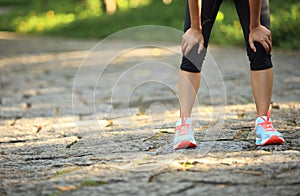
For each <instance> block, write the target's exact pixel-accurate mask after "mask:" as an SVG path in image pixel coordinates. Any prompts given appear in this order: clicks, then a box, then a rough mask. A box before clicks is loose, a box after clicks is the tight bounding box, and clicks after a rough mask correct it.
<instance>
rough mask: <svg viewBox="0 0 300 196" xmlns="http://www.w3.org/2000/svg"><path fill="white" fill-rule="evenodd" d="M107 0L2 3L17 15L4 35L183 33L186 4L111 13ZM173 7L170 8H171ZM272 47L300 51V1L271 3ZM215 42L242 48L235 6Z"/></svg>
mask: <svg viewBox="0 0 300 196" xmlns="http://www.w3.org/2000/svg"><path fill="white" fill-rule="evenodd" d="M104 2H105V1H104V0H63V1H61V0H1V1H0V6H10V7H12V10H11V12H10V13H8V14H6V15H1V17H0V30H2V31H3V30H4V31H14V32H18V33H24V34H26V33H31V34H44V35H55V36H65V37H75V38H104V37H106V36H108V35H110V34H112V33H114V32H116V31H119V30H122V29H125V28H128V27H132V26H136V25H149V24H153V25H165V26H170V27H175V28H177V29H180V30H182V29H183V22H184V11H185V0H173V1H170V0H116V1H115V2H116V5H117V10H116V12H115V13H114V14H107V13H106V7H105V3H104ZM170 2H171V3H170ZM270 9H271V23H272V25H271V29H272V34H273V44H274V45H275V46H279V47H283V48H292V49H299V48H300V36H299V34H300V20H299V19H300V1H298V0H285V1H282V0H272V1H270ZM211 42H212V43H215V44H231V45H243V44H244V39H243V35H242V30H241V27H240V23H239V20H238V17H237V14H236V11H235V7H234V4H233V2H232V1H224V3H223V5H222V6H221V10H220V12H219V14H218V16H217V19H216V22H215V25H214V28H213V32H212V35H211Z"/></svg>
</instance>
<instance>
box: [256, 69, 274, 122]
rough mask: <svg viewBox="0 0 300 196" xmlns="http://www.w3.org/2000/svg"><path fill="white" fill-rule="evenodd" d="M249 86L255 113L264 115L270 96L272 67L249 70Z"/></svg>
mask: <svg viewBox="0 0 300 196" xmlns="http://www.w3.org/2000/svg"><path fill="white" fill-rule="evenodd" d="M251 86H252V92H253V96H254V99H255V104H256V110H257V115H259V116H266V115H267V111H268V110H269V106H270V102H271V96H272V86H273V69H272V68H270V69H266V70H261V71H251Z"/></svg>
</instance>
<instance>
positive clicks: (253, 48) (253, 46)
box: [249, 40, 256, 52]
mask: <svg viewBox="0 0 300 196" xmlns="http://www.w3.org/2000/svg"><path fill="white" fill-rule="evenodd" d="M249 45H250V48H251V49H252V50H253V52H256V47H255V45H254V42H253V41H252V40H250V41H249Z"/></svg>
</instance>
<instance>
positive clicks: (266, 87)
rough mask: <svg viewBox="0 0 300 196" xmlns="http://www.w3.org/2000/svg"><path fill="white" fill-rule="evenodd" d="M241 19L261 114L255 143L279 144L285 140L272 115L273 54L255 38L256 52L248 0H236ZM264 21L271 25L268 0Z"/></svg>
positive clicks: (265, 24) (254, 91)
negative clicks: (273, 121) (251, 39)
mask: <svg viewBox="0 0 300 196" xmlns="http://www.w3.org/2000/svg"><path fill="white" fill-rule="evenodd" d="M234 2H235V5H236V8H237V12H238V15H239V19H240V22H241V25H242V28H243V32H244V37H245V43H246V47H247V55H248V57H249V60H250V68H251V86H252V92H253V96H254V99H255V104H256V110H257V115H258V118H257V119H256V122H255V132H256V145H266V144H278V143H282V142H284V139H283V136H282V134H281V133H279V132H278V131H276V129H274V127H273V125H272V120H271V118H270V112H269V106H270V101H271V96H272V86H273V68H272V67H273V65H272V61H271V55H270V54H269V53H268V52H267V51H266V50H265V49H264V47H263V46H262V45H261V44H260V43H258V42H255V43H254V44H255V47H256V49H257V51H256V52H254V51H253V50H252V49H251V48H250V46H249V42H248V39H249V32H250V30H249V23H250V9H249V3H248V0H234ZM260 21H261V25H263V26H265V27H266V28H268V29H270V12H269V1H268V0H262V7H261V19H260Z"/></svg>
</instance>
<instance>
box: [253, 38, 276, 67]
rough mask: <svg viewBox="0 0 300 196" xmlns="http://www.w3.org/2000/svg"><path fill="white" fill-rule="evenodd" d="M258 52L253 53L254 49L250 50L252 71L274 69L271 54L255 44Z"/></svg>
mask: <svg viewBox="0 0 300 196" xmlns="http://www.w3.org/2000/svg"><path fill="white" fill-rule="evenodd" d="M254 44H255V47H256V50H257V51H256V52H253V51H252V49H248V52H247V53H248V57H249V61H250V69H251V71H258V70H265V69H269V68H272V67H273V64H272V60H271V54H269V53H268V52H267V51H266V50H265V49H264V48H263V46H262V45H261V44H260V43H258V42H255V43H254Z"/></svg>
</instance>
